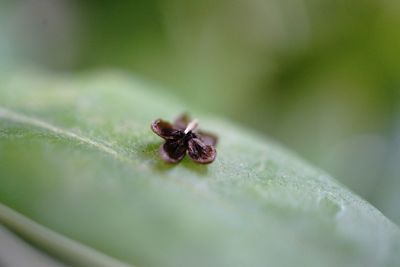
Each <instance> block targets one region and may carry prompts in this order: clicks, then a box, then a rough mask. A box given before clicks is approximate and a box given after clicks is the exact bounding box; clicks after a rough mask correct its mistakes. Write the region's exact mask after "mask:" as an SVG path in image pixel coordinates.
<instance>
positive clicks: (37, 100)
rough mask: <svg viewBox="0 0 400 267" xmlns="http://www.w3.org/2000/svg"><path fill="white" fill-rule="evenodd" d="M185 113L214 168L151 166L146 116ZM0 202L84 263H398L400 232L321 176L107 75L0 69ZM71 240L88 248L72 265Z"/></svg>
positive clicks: (268, 146) (46, 244)
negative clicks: (202, 137) (205, 141)
mask: <svg viewBox="0 0 400 267" xmlns="http://www.w3.org/2000/svg"><path fill="white" fill-rule="evenodd" d="M183 111H190V112H191V114H192V115H193V116H195V117H196V118H198V119H199V121H200V127H201V128H202V129H204V130H208V131H211V132H215V133H216V134H217V135H218V137H219V143H218V146H217V159H216V161H215V162H214V163H213V164H211V165H207V166H203V165H196V164H194V163H193V162H191V161H190V160H189V159H184V161H183V162H181V163H180V164H178V165H167V164H164V163H163V162H161V161H160V158H159V156H158V148H159V146H160V145H161V143H162V140H161V139H160V138H159V137H157V136H156V135H154V134H153V133H152V132H151V130H150V123H151V122H152V121H153V120H155V119H157V118H163V119H166V120H173V119H174V118H175V117H176V116H177V115H179V114H180V113H182V112H183ZM349 164H350V163H349ZM0 202H1V203H2V206H4V209H0V223H2V224H4V225H5V226H7V227H9V228H10V229H12V230H14V231H15V232H17V233H18V234H19V235H20V236H22V237H24V238H26V239H28V240H29V241H30V242H32V243H33V244H35V245H36V246H38V247H39V248H41V249H43V250H44V251H46V252H48V253H50V254H51V255H54V256H55V257H58V258H61V259H62V260H63V261H65V262H69V263H73V264H76V265H82V266H85V265H87V266H89V265H90V264H89V262H90V261H87V259H93V257H94V258H96V257H99V258H102V257H104V258H102V259H105V260H104V261H102V260H101V259H99V262H102V263H105V265H104V266H107V265H110V263H109V262H108V264H107V261H108V260H111V261H112V262H113V264H124V263H126V264H129V265H134V266H138V267H144V266H167V267H168V266H193V267H196V266H221V267H223V266H229V267H232V266H233V267H234V266H396V264H399V262H400V231H399V228H398V227H397V226H396V225H394V224H393V223H391V222H390V221H389V220H388V219H386V218H385V217H384V216H383V215H382V214H381V213H380V212H379V211H378V210H376V209H375V208H374V207H372V206H371V205H370V204H368V203H367V202H365V201H364V200H362V199H361V198H359V197H358V196H357V195H355V194H353V193H352V192H350V191H349V190H347V189H346V188H345V187H344V186H342V185H340V184H339V183H338V182H337V181H335V180H334V179H333V178H331V177H330V176H329V175H327V174H326V173H324V172H323V171H321V170H318V169H316V168H315V167H312V166H310V165H309V164H308V163H306V162H304V161H302V160H301V159H299V158H298V157H297V156H296V155H293V153H291V152H290V151H287V150H286V149H284V148H282V147H281V146H280V145H278V144H276V143H275V142H273V141H271V140H269V139H267V138H265V137H262V136H259V135H258V134H257V133H253V132H251V131H250V130H248V129H244V128H243V127H240V126H237V125H235V124H234V123H231V122H228V121H227V120H225V119H221V118H218V116H216V115H215V114H208V115H207V114H205V113H202V112H201V111H198V110H196V109H194V108H193V107H190V105H188V104H185V103H181V102H180V101H179V100H177V99H175V98H174V97H171V96H169V95H167V94H166V93H165V92H164V91H163V90H162V89H161V88H156V87H155V86H152V85H149V84H146V83H145V82H142V81H140V80H138V79H135V78H132V77H129V76H126V75H122V74H119V73H116V72H98V73H91V74H82V75H75V76H73V75H70V76H67V75H64V76H63V75H46V74H42V73H35V74H28V73H19V74H18V75H3V76H2V77H1V78H0ZM6 209H7V210H8V209H12V212H15V213H16V214H20V215H21V216H20V217H19V216H16V217H13V219H12V220H10V219H9V216H8V215H9V213H7V212H4V210H6ZM24 216H25V217H24ZM7 218H8V219H7ZM21 220H27V221H26V223H25V224H22V225H21V223H20V221H21ZM31 220H32V221H31ZM36 223H37V224H39V225H40V227H43V229H44V231H42V232H39V233H36V234H35V231H34V229H35V227H33V226H34V225H35V224H36ZM32 227H33V228H32ZM24 229H25V230H24ZM26 229H28V230H29V229H31V230H32V229H33V230H32V231H31V230H29V231H27V230H26ZM47 231H49V232H51V233H53V232H54V233H56V235H57V237H54V235H52V234H50V236H49V232H47ZM43 237H47V239H45V240H43ZM63 238H65V240H64V239H63ZM66 240H67V241H66ZM69 241H71V242H74V244H75V243H76V244H75V245H76V246H78V247H74V246H75V245H72V247H71V246H63V245H60V246H57V245H54V244H57V243H60V244H64V242H67V243H68V242H69ZM2 245H3V244H2ZM79 246H82V247H85V249H86V248H87V249H88V250H87V251H89V252H88V253H86V254H85V253H83V256H82V255H81V257H83V259H84V260H81V261H74V258H75V257H76V256H77V255H78V254H79V253H80V252H79V251H80V250H79V249H76V248H79ZM85 249H84V251H86V250H85ZM92 250H93V251H92ZM93 253H94V254H93ZM93 255H94V256H93ZM96 255H97V256H96ZM108 257H109V258H108ZM85 259H86V260H85ZM114 260H115V261H114Z"/></svg>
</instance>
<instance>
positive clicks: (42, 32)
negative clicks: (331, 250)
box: [0, 0, 400, 223]
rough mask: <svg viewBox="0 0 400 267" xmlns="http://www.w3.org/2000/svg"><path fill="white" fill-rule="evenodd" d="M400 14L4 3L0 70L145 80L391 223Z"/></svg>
mask: <svg viewBox="0 0 400 267" xmlns="http://www.w3.org/2000/svg"><path fill="white" fill-rule="evenodd" d="M399 14H400V2H399V1H396V0H384V1H382V0H374V1H373V0H364V1H345V0H318V1H317V0H232V1H227V0H213V1H209V0H205V1H183V0H159V1H156V0H150V1H94V0H92V1H67V0H30V1H28V0H25V1H2V2H1V3H0V71H2V70H3V71H4V70H7V69H11V68H13V66H21V65H22V66H25V65H30V66H34V67H38V68H47V69H50V70H53V71H57V72H82V71H87V70H91V69H95V68H96V69H97V68H112V69H115V68H116V69H122V70H124V71H126V72H129V73H132V74H133V75H136V76H140V77H144V78H145V79H148V80H150V81H154V82H155V83H158V84H160V85H161V86H162V87H164V88H166V89H165V90H169V91H170V92H171V94H173V95H176V96H177V97H179V98H181V99H184V100H186V101H188V102H189V103H192V104H193V105H194V106H196V108H199V109H202V110H206V111H208V112H209V113H215V114H216V115H218V116H226V117H229V118H231V119H232V120H236V121H240V122H241V123H242V124H244V125H247V126H248V127H250V128H254V129H256V130H259V131H262V132H263V133H265V134H266V135H268V136H271V137H273V138H275V139H277V140H279V141H280V142H282V143H284V144H286V145H287V146H288V147H290V148H292V149H293V150H295V151H297V152H298V153H299V154H300V155H303V156H304V157H305V158H307V159H308V160H310V161H311V162H313V163H314V164H316V165H318V166H320V167H321V168H323V169H325V170H327V171H328V172H330V173H331V174H332V175H333V176H335V177H336V178H337V179H339V180H340V181H341V182H342V183H343V184H345V185H347V186H348V187H349V188H351V189H352V190H353V191H355V192H356V193H358V194H360V195H361V196H363V197H364V198H366V199H367V200H369V201H370V202H371V203H372V204H373V205H375V206H376V207H377V208H378V209H380V210H381V211H382V212H383V213H384V214H385V215H386V216H388V217H389V218H391V219H392V220H393V221H395V222H397V223H400V209H399V208H398V205H399V204H400V194H399V192H400V164H399V163H400V101H399V100H400V75H399V74H400V16H399ZM160 116H162V114H160ZM221 138H223V137H221Z"/></svg>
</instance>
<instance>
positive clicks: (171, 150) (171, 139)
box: [151, 114, 217, 164]
mask: <svg viewBox="0 0 400 267" xmlns="http://www.w3.org/2000/svg"><path fill="white" fill-rule="evenodd" d="M197 126H198V124H197V120H193V121H191V120H190V119H189V117H188V115H187V114H183V115H181V116H179V117H178V118H177V119H176V120H175V122H174V123H173V124H171V123H169V122H166V121H164V120H161V119H158V120H155V121H154V122H153V123H152V124H151V129H152V130H153V132H154V133H156V134H157V135H158V136H160V137H161V138H163V139H164V140H165V143H164V144H163V145H161V147H160V156H161V158H162V159H163V160H164V161H166V162H168V163H178V162H179V161H181V160H182V159H183V158H184V157H185V155H186V154H188V155H189V157H190V158H191V159H192V160H193V161H194V162H197V163H200V164H208V163H211V162H213V161H214V159H215V157H216V154H217V151H216V150H215V145H216V143H217V137H216V136H215V135H213V134H210V133H206V132H203V131H200V130H197Z"/></svg>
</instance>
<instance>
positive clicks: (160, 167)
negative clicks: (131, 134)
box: [139, 142, 208, 176]
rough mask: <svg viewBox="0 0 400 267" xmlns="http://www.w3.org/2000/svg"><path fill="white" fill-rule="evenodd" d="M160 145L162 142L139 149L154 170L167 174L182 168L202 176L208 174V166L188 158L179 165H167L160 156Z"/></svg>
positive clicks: (148, 144)
mask: <svg viewBox="0 0 400 267" xmlns="http://www.w3.org/2000/svg"><path fill="white" fill-rule="evenodd" d="M160 145H161V143H160V142H152V143H147V144H145V145H143V147H142V148H140V149H139V151H140V154H141V156H142V157H143V159H145V160H146V161H147V162H148V163H149V166H151V167H152V169H153V170H156V171H159V172H166V171H169V170H172V169H174V168H177V167H179V166H180V167H184V168H186V169H189V170H191V171H193V172H195V173H197V174H199V175H202V176H203V175H206V174H207V173H208V166H207V165H202V164H197V163H194V162H193V161H191V160H190V159H189V158H188V156H185V158H184V159H183V160H182V161H181V162H179V163H177V164H169V163H165V162H164V161H162V159H161V158H160V156H159V152H158V151H159V149H160Z"/></svg>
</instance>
